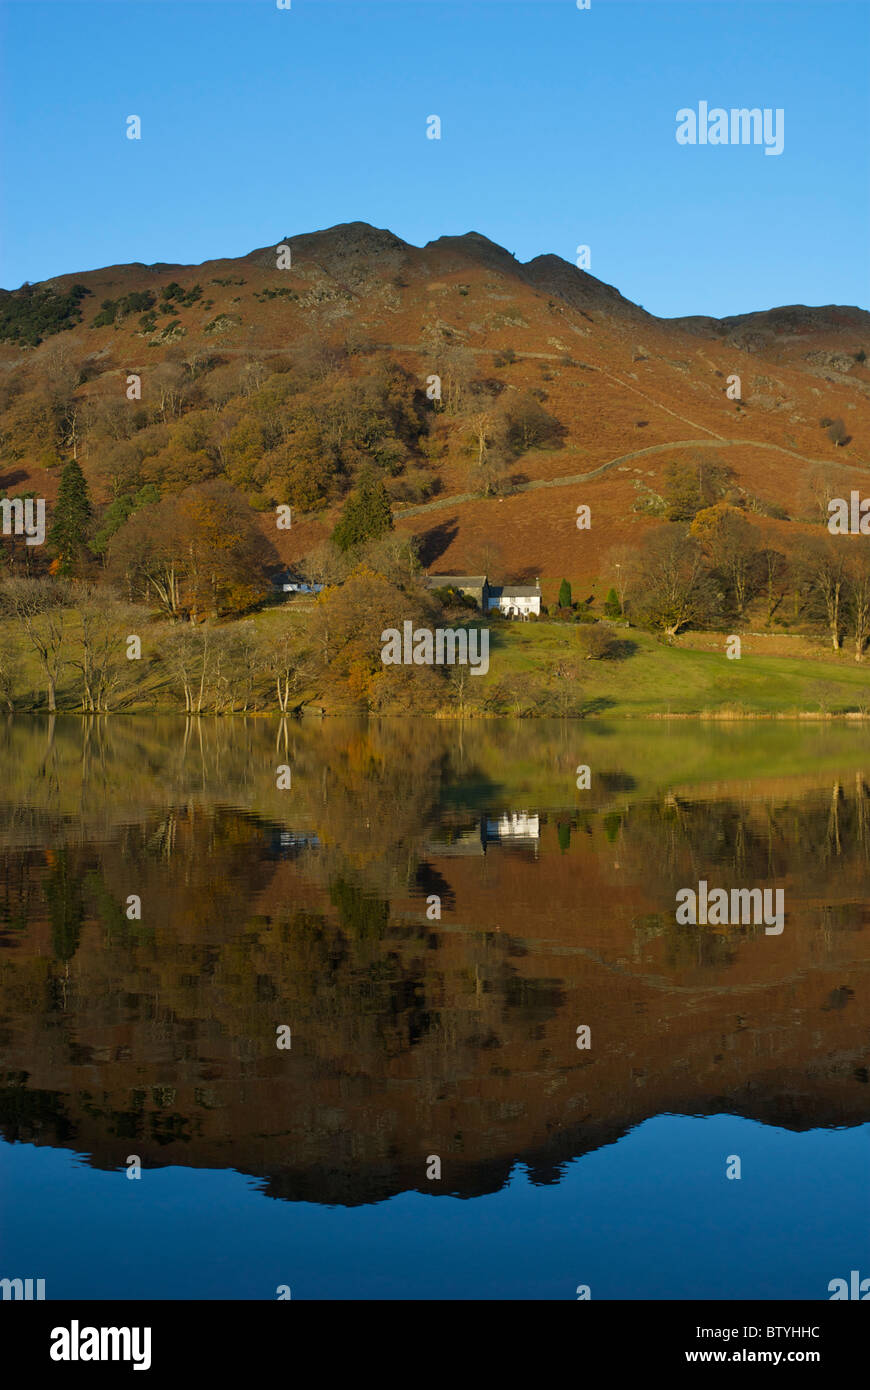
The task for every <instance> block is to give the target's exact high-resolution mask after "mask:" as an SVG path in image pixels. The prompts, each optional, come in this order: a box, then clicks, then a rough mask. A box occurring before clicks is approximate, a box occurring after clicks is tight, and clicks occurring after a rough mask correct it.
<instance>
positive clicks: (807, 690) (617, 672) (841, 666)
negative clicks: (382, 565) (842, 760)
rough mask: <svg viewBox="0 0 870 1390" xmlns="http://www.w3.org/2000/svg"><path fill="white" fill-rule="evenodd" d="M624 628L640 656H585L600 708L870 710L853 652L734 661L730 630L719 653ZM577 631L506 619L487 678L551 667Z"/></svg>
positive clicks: (622, 711)
mask: <svg viewBox="0 0 870 1390" xmlns="http://www.w3.org/2000/svg"><path fill="white" fill-rule="evenodd" d="M622 635H624V636H625V637H626V639H627V640H629V641H630V642H632V643H633V644H635V647H636V650H635V652H634V654H633V655H631V656H629V657H627V658H626V659H625V660H621V661H585V662H584V663H583V668H582V669H583V677H582V683H583V693H584V696H585V697H586V698H587V699H588V700H589V701H590V702H592V701H599V700H600V701H602V702H604V701H606V702H607V703H606V706H603V705H602V706H601V707H600V708H601V711H602V712H603V713H606V714H607V715H608V716H611V715H612V716H616V717H624V716H637V715H650V714H656V713H659V714H666V713H668V712H670V713H671V714H700V713H702V712H705V711H710V712H716V711H718V712H727V711H732V710H733V711H735V712H745V713H753V714H789V713H799V712H821V711H823V710H831V711H836V712H841V713H842V712H846V711H849V710H861V709H870V673H868V669H867V667H866V666H865V665H863V664H858V663H857V662H855V661H854V659H853V658H852V657H851V654H850V653H848V652H844V653H842V654H841V655H840V656H839V657H835V656H834V655H833V654H831V655H830V656H823V655H822V653H821V652H819V655H818V658H817V659H812V658H809V659H805V658H802V657H797V658H796V657H783V656H760V655H757V654H754V653H752V652H750V653H748V654H744V655H743V656H742V657H741V658H740V660H737V661H731V660H728V658H727V657H726V656H725V652H724V648H725V641H724V637H722V638H720V639H719V646H720V650H719V651H718V652H716V651H694V650H690V649H686V648H682V647H679V646H676V647H670V646H666V645H664V644H663V643H660V642H658V641H657V640H656V639H655V638H654V637H651V636H650V635H648V634H647V633H642V632H638V631H636V630H635V629H631V630H630V631H628V632H626V633H624V634H622ZM574 638H575V629H572V628H571V627H568V626H566V625H565V624H562V623H548V622H541V623H528V624H526V623H523V624H512V625H509V624H503V625H500V626H499V627H498V628H496V629H495V630H494V632H493V635H492V637H491V639H490V641H491V644H492V649H491V656H490V671H489V674H488V675H487V676H486V677H485V678H483V679H484V680H485V681H487V682H489V681H497V680H499V679H501V678H502V677H503V676H504V675H505V674H507V673H509V672H514V671H535V670H537V671H546V670H547V669H548V668H549V667H550V666H551V665H552V663H553V662H554V661H555V660H556V659H557V658H558V657H560V656H564V655H565V654H566V651H569V652H570V651H571V650H572V647H573V641H574Z"/></svg>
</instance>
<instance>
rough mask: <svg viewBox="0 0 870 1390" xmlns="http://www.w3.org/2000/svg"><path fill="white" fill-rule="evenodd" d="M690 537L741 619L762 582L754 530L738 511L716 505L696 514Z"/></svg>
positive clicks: (722, 505) (724, 505) (726, 506)
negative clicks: (706, 559) (707, 560)
mask: <svg viewBox="0 0 870 1390" xmlns="http://www.w3.org/2000/svg"><path fill="white" fill-rule="evenodd" d="M689 534H690V535H692V536H694V537H695V538H696V540H698V541H700V543H701V546H702V547H703V550H704V553H705V554H706V556H707V558H708V559H709V561H710V564H711V565H712V566H713V568H714V569H715V570H717V571H718V572H719V574H720V575H721V576H722V578H723V579H724V580H725V583H726V584H727V586H728V588H729V589H730V591H731V595H732V598H733V602H734V610H735V613H736V615H737V617H738V618H742V617H743V614H744V611H745V609H746V605H747V603H748V602H749V600H750V599H751V598H752V597H753V595H754V593H755V591H756V588H757V586H758V584H759V582H760V578H761V569H760V566H759V545H758V542H757V540H756V534H757V533H756V531H755V528H754V527H753V526H752V525H751V524H750V523H749V522H748V521H747V520H746V517H745V516H744V515H743V513H742V511H740V510H739V509H738V508H736V507H729V506H728V505H727V504H726V503H724V502H718V503H717V504H716V505H715V506H713V507H705V508H704V509H703V510H702V511H700V512H698V513H697V514H696V516H695V519H694V521H693V522H692V525H691V526H690V528H689Z"/></svg>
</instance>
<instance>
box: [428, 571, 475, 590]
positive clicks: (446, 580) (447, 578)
mask: <svg viewBox="0 0 870 1390" xmlns="http://www.w3.org/2000/svg"><path fill="white" fill-rule="evenodd" d="M427 583H428V585H429V588H430V589H458V588H464V589H482V588H483V586H484V584H485V583H486V575H485V574H430V575H429V576H428V579H427Z"/></svg>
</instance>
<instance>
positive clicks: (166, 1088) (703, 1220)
mask: <svg viewBox="0 0 870 1390" xmlns="http://www.w3.org/2000/svg"><path fill="white" fill-rule="evenodd" d="M0 759H2V763H0V765H2V768H3V778H2V785H0V1277H7V1278H13V1277H22V1278H26V1277H32V1278H44V1279H45V1280H46V1296H47V1297H48V1298H76V1297H81V1298H131V1299H138V1298H173V1299H183V1298H215V1299H226V1298H230V1299H235V1298H249V1299H274V1298H275V1297H276V1292H277V1289H278V1287H279V1286H280V1285H286V1286H289V1288H290V1289H291V1290H292V1297H293V1298H294V1299H299V1298H302V1299H305V1298H327V1299H333V1298H334V1299H342V1298H372V1299H390V1298H420V1299H424V1298H461V1299H479V1298H517V1299H526V1298H547V1299H574V1298H576V1297H577V1288H578V1286H580V1285H587V1286H588V1287H589V1289H590V1290H591V1296H592V1297H593V1298H594V1299H599V1298H620V1299H622V1298H624V1299H636V1298H652V1299H655V1298H659V1299H671V1298H674V1299H679V1298H692V1297H695V1298H725V1299H729V1298H809V1299H827V1298H828V1297H829V1293H828V1284H829V1282H830V1281H831V1280H832V1279H835V1278H846V1279H847V1280H848V1278H849V1272H850V1271H851V1270H853V1269H859V1270H861V1274H862V1277H867V1276H870V1184H868V1171H870V1084H868V1082H870V1074H868V1070H870V1000H868V978H870V729H867V728H866V727H862V726H861V725H855V726H848V725H845V724H799V723H794V724H792V723H784V722H776V723H758V724H752V723H744V724H735V725H727V726H726V725H715V724H710V725H706V724H701V723H696V722H685V723H683V722H674V723H642V724H641V723H634V724H632V723H622V724H619V723H616V722H613V723H592V722H587V721H584V722H579V723H578V722H572V721H569V722H559V721H553V722H533V721H510V720H505V721H498V722H489V721H487V722H480V723H472V724H466V725H464V726H462V725H459V724H456V723H446V722H444V723H442V722H437V721H429V720H420V719H408V720H400V719H393V720H347V721H345V720H333V719H327V720H324V721H319V720H311V721H308V720H303V721H300V722H294V721H290V722H288V723H284V724H280V723H277V722H275V721H268V720H264V719H256V720H255V719H251V720H242V719H236V720H223V721H215V720H203V721H201V722H190V723H186V722H185V721H184V720H180V719H170V718H160V719H155V718H150V719H149V718H138V717H137V718H124V717H116V718H113V719H110V720H108V721H102V722H100V721H90V722H88V721H80V720H76V719H69V718H67V719H63V718H59V719H58V720H57V721H56V722H55V723H54V724H53V725H52V724H49V723H48V722H47V721H40V720H38V719H29V720H23V719H12V720H7V721H6V722H4V723H2V724H0ZM583 766H588V768H589V787H588V789H586V788H585V786H582V785H581V787H580V788H578V786H577V782H578V780H579V781H580V782H581V784H582V783H583V782H584V780H585V779H584V777H583V775H582V773H579V774H578V769H580V768H581V767H583ZM279 767H286V768H289V769H290V774H291V785H290V787H289V788H287V789H282V790H279V789H278V786H277V780H278V769H279ZM284 780H286V778H285V779H284ZM702 879H703V880H707V881H708V882H709V884H710V887H711V889H712V888H713V887H724V888H729V889H730V888H735V887H746V888H754V887H758V888H781V889H783V891H784V895H785V898H784V901H785V927H784V931H783V933H782V934H781V935H779V936H774V935H767V934H766V933H765V930H764V927H763V925H758V926H755V925H743V926H741V925H731V926H710V925H702V926H680V925H678V924H677V923H676V920H675V895H676V893H677V891H678V890H679V889H681V888H686V887H695V888H696V887H697V885H698V883H699V881H700V880H702ZM134 897H135V898H138V899H139V900H140V901H141V919H138V920H137V919H136V917H135V910H136V909H135V903H130V900H131V899H132V898H134ZM128 904H130V905H129V906H128ZM439 911H440V916H439V915H438V914H439ZM130 914H132V920H131V916H130ZM584 1026H585V1027H588V1028H589V1030H590V1039H589V1040H590V1044H591V1045H590V1046H589V1047H588V1048H578V1045H577V1044H578V1028H582V1027H584ZM281 1027H284V1028H286V1029H289V1030H290V1039H291V1046H290V1047H289V1048H284V1049H279V1048H278V1046H277V1045H276V1038H277V1036H278V1029H279V1028H281ZM580 1040H583V1035H582V1034H581V1035H580ZM134 1155H135V1156H137V1157H138V1159H139V1160H141V1168H142V1175H141V1178H139V1179H138V1180H131V1179H129V1178H128V1177H127V1165H128V1162H129V1161H130V1159H131V1157H132V1156H134ZM435 1157H437V1158H438V1159H440V1164H441V1177H440V1179H436V1180H433V1179H431V1178H430V1177H429V1176H428V1173H429V1172H430V1171H431V1170H432V1168H433V1166H434V1165H433V1162H432V1160H433V1158H435ZM735 1159H739V1162H740V1173H741V1175H740V1178H739V1179H736V1178H734V1179H729V1178H728V1177H727V1176H726V1171H727V1170H728V1168H729V1166H730V1168H731V1169H732V1171H733V1170H734V1168H735Z"/></svg>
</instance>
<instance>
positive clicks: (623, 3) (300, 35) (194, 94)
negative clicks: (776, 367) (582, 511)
mask: <svg viewBox="0 0 870 1390" xmlns="http://www.w3.org/2000/svg"><path fill="white" fill-rule="evenodd" d="M868 71H870V4H868V3H866V0H821V3H820V0H813V2H812V3H804V2H803V0H753V3H740V0H734V2H733V3H731V2H730V0H729V2H728V3H715V2H714V3H706V2H705V0H639V2H638V3H635V0H592V5H591V9H590V10H589V11H578V10H577V8H576V5H575V0H519V2H517V3H514V2H513V0H462V3H459V4H455V3H449V2H448V3H442V0H421V2H420V3H417V0H371V2H370V0H292V9H291V10H289V11H283V10H279V9H278V8H277V6H276V3H275V0H245V3H235V0H185V2H184V3H176V0H105V2H104V3H88V2H87V0H85V3H79V0H47V2H46V3H44V2H43V0H2V3H0V87H2V95H0V121H2V127H0V130H2V165H0V198H2V202H0V285H2V286H4V287H5V288H9V289H11V288H15V287H17V286H18V285H20V284H21V283H22V281H24V280H31V281H37V280H41V279H45V278H47V277H50V276H52V275H55V274H60V273H63V272H68V271H80V270H90V269H94V268H96V267H98V266H103V265H111V264H114V263H117V262H127V261H144V262H146V263H151V262H154V261H178V262H199V261H202V260H205V259H209V258H213V257H221V256H234V255H242V254H244V253H245V252H247V251H250V250H252V249H253V248H254V247H256V246H263V245H266V244H269V243H270V242H275V241H276V240H277V238H279V237H281V236H283V235H293V234H296V233H299V232H306V231H313V230H315V229H317V228H321V227H326V226H330V225H332V224H333V223H336V222H349V221H358V220H359V221H365V222H371V223H373V224H374V225H375V226H379V227H389V228H390V229H391V230H392V231H394V232H396V233H397V234H398V235H399V236H401V237H404V238H405V239H406V240H407V241H410V242H413V243H414V244H415V245H422V244H423V243H424V242H426V241H428V240H430V239H433V238H435V237H438V236H440V235H443V234H460V233H462V232H466V231H471V230H474V231H478V232H482V233H483V234H484V235H486V236H488V237H491V238H492V239H493V240H494V241H497V242H499V243H500V244H502V245H504V246H506V247H507V248H508V250H510V251H513V252H515V253H516V254H517V256H518V257H519V258H520V259H521V260H527V259H529V258H530V257H532V256H535V255H538V254H540V253H542V252H556V253H557V254H559V255H562V256H564V257H565V258H566V259H569V260H573V259H574V257H575V254H576V247H577V246H578V244H580V243H586V244H588V245H590V247H591V250H592V263H591V271H592V273H593V274H594V275H596V276H598V278H599V279H602V280H605V281H607V282H608V283H609V284H613V285H616V286H617V288H618V289H619V290H621V291H622V293H623V294H625V295H627V296H628V297H629V298H630V299H633V300H635V301H636V302H638V303H641V304H643V305H644V307H645V308H646V309H648V310H650V311H651V312H653V313H657V314H662V315H675V314H686V313H707V314H715V315H725V314H729V313H742V312H746V311H748V310H751V309H761V308H768V307H770V306H772V305H776V304H792V303H806V304H828V303H844V304H858V305H861V306H862V307H865V308H867V307H870V121H868V110H867V74H868ZM699 101H706V102H708V103H709V105H710V106H711V107H712V106H723V107H726V108H730V107H732V106H735V107H741V106H749V107H754V106H759V107H762V108H764V107H770V108H777V107H782V108H783V109H784V111H785V148H784V151H783V153H782V154H781V155H779V156H769V155H765V154H764V151H763V148H761V147H757V146H746V147H744V146H721V147H715V146H710V145H708V146H700V145H698V146H694V147H688V146H687V147H682V146H680V145H678V144H677V142H676V139H675V130H676V120H675V117H676V112H677V110H678V109H679V108H682V107H694V108H697V106H698V103H699ZM433 114H437V115H439V116H440V117H441V120H442V122H443V136H442V139H441V140H440V141H435V140H427V139H426V136H425V130H426V118H427V116H430V115H433ZM128 115H138V116H140V117H141V119H142V139H141V141H139V142H136V141H131V140H128V139H127V138H126V135H125V130H126V125H125V121H126V117H127V116H128Z"/></svg>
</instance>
